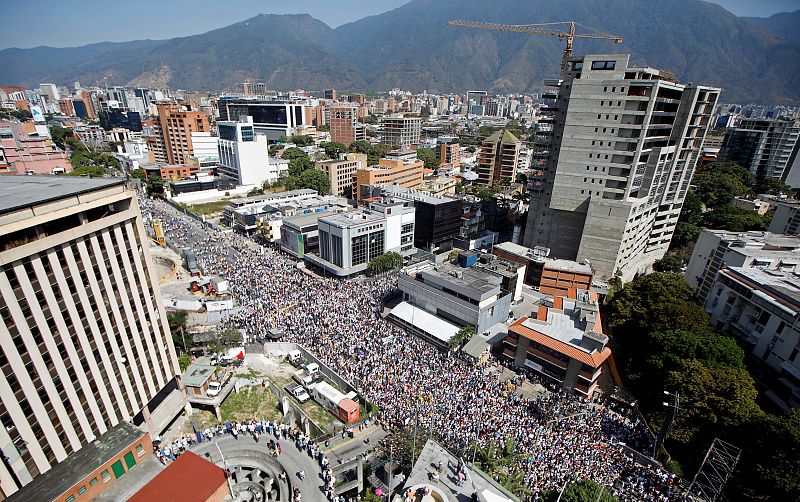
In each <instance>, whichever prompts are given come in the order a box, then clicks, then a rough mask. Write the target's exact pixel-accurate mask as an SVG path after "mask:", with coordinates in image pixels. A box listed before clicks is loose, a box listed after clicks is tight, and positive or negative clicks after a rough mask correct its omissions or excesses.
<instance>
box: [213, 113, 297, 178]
mask: <svg viewBox="0 0 800 502" xmlns="http://www.w3.org/2000/svg"><path fill="white" fill-rule="evenodd" d="M217 130H218V132H219V144H218V148H219V165H218V167H217V172H218V173H219V174H220V176H224V177H226V178H228V179H230V180H231V181H233V182H234V183H235V184H237V185H256V186H261V185H262V184H263V183H264V182H269V183H275V182H276V181H278V178H280V176H281V174H283V173H288V170H289V166H288V163H283V162H274V159H270V158H269V147H268V145H267V137H266V136H264V135H262V134H256V133H255V130H254V127H253V117H241V118H240V119H239V121H238V122H231V121H220V122H217ZM281 167H284V168H285V170H283V171H281V169H280V168H281Z"/></svg>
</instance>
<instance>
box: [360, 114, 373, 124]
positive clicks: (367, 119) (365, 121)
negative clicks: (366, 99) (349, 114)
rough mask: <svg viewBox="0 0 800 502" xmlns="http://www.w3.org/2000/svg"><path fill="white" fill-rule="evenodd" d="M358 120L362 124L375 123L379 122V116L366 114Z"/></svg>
mask: <svg viewBox="0 0 800 502" xmlns="http://www.w3.org/2000/svg"><path fill="white" fill-rule="evenodd" d="M358 121H359V122H361V123H362V124H372V125H375V124H377V123H378V117H376V116H375V115H365V116H364V117H359V118H358Z"/></svg>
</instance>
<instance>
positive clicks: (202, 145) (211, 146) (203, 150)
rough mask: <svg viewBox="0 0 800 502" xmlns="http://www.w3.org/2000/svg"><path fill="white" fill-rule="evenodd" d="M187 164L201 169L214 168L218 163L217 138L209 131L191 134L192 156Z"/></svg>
mask: <svg viewBox="0 0 800 502" xmlns="http://www.w3.org/2000/svg"><path fill="white" fill-rule="evenodd" d="M189 162H197V163H198V164H200V165H201V166H203V167H211V166H216V165H217V163H218V162H219V138H218V137H217V136H212V135H211V132H210V131H205V132H193V133H192V155H191V157H190V158H189Z"/></svg>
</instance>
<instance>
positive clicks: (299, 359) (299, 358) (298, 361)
mask: <svg viewBox="0 0 800 502" xmlns="http://www.w3.org/2000/svg"><path fill="white" fill-rule="evenodd" d="M287 360H288V361H289V363H290V364H291V365H292V366H294V367H296V368H299V367H300V366H302V364H303V354H301V353H300V351H299V350H292V351H289V355H288V356H287Z"/></svg>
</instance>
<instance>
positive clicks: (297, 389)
mask: <svg viewBox="0 0 800 502" xmlns="http://www.w3.org/2000/svg"><path fill="white" fill-rule="evenodd" d="M286 390H287V391H288V392H289V394H291V395H292V396H294V398H295V399H297V400H298V401H300V402H301V403H305V402H306V401H308V400H309V399H311V396H309V395H308V392H306V389H304V388H303V387H302V386H300V385H297V384H293V383H290V384H289V385H287V386H286Z"/></svg>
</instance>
